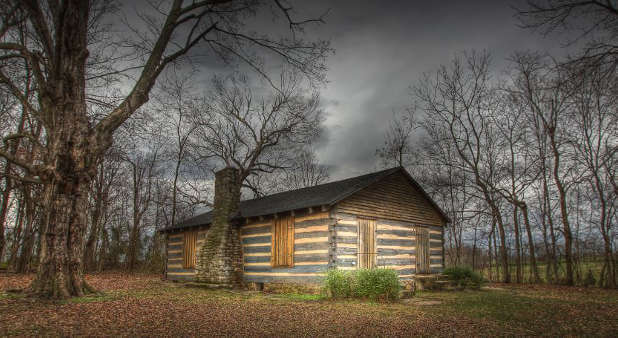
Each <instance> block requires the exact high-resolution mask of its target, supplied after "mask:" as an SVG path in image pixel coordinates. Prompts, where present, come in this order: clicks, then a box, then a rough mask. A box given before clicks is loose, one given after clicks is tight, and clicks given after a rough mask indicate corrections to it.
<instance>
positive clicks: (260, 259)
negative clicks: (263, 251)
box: [244, 256, 270, 263]
mask: <svg viewBox="0 0 618 338" xmlns="http://www.w3.org/2000/svg"><path fill="white" fill-rule="evenodd" d="M244 261H245V263H270V256H245V258H244Z"/></svg>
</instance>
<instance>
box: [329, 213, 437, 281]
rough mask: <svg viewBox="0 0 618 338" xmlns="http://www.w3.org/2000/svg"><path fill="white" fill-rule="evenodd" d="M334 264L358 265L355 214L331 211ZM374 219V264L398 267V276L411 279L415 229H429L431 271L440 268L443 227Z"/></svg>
mask: <svg viewBox="0 0 618 338" xmlns="http://www.w3.org/2000/svg"><path fill="white" fill-rule="evenodd" d="M332 217H333V219H334V220H335V222H336V223H335V226H334V229H335V230H334V234H335V236H334V248H335V249H334V253H335V255H334V257H333V260H334V264H333V266H336V267H337V268H339V269H341V270H354V269H357V267H358V266H359V260H358V248H359V242H358V241H359V236H358V229H359V227H358V224H359V220H358V217H357V216H356V215H353V214H348V213H341V212H338V211H334V212H333V213H332ZM375 222H376V236H375V241H376V243H375V244H376V250H377V254H376V266H377V267H381V268H390V269H394V270H397V272H398V273H399V277H400V278H401V279H404V280H405V279H411V278H413V277H414V275H415V274H416V245H417V244H416V229H417V227H420V228H423V229H426V230H427V231H428V232H429V245H430V254H431V257H430V262H431V265H430V267H431V273H440V272H441V271H442V270H443V260H442V248H443V245H442V241H443V240H442V234H443V227H439V226H431V225H426V224H418V223H410V222H402V221H397V220H386V219H381V218H378V219H375Z"/></svg>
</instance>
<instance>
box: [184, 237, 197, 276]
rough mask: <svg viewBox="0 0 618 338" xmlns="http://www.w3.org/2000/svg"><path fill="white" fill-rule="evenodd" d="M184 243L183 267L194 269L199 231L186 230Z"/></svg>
mask: <svg viewBox="0 0 618 338" xmlns="http://www.w3.org/2000/svg"><path fill="white" fill-rule="evenodd" d="M182 244H183V245H182V249H183V250H182V267H183V268H185V269H194V268H195V250H196V249H195V247H196V246H197V231H196V230H194V231H187V232H185V238H184V241H183V243H182Z"/></svg>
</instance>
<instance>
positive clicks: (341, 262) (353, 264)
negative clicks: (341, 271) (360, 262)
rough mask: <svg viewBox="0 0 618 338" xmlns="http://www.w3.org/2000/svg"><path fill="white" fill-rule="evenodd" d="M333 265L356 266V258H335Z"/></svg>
mask: <svg viewBox="0 0 618 338" xmlns="http://www.w3.org/2000/svg"><path fill="white" fill-rule="evenodd" d="M335 266H336V267H355V266H356V260H354V261H351V260H343V261H341V260H336V261H335Z"/></svg>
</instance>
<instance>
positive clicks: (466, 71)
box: [415, 53, 510, 283]
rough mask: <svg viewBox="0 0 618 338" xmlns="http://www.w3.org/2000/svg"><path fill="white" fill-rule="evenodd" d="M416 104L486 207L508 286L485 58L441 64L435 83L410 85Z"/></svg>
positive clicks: (492, 99) (492, 102) (472, 56)
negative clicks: (440, 130)
mask: <svg viewBox="0 0 618 338" xmlns="http://www.w3.org/2000/svg"><path fill="white" fill-rule="evenodd" d="M415 93H416V96H417V98H418V100H419V101H420V102H421V104H422V105H423V108H424V109H425V111H426V112H427V114H428V115H429V116H430V117H431V118H433V119H435V120H437V121H438V122H436V123H441V124H442V125H443V126H444V128H445V130H446V132H447V134H446V135H447V136H448V140H449V142H451V143H452V145H453V148H454V149H455V154H456V156H457V157H458V158H459V160H460V161H461V162H455V163H460V164H461V167H460V168H458V169H459V170H463V171H466V172H468V173H469V174H470V175H471V176H472V177H473V183H474V185H475V187H476V188H477V189H478V191H479V193H480V194H481V196H482V197H483V198H484V200H485V202H486V203H487V205H488V206H489V209H490V211H491V215H492V217H493V218H494V219H495V220H496V222H497V225H498V230H499V234H500V244H501V245H500V255H501V263H502V269H503V272H504V275H503V277H504V282H506V283H508V282H510V273H509V264H508V251H507V246H506V232H505V226H504V222H503V218H502V215H501V210H500V205H499V202H498V199H499V196H498V194H497V193H496V192H495V191H494V189H493V185H492V183H491V182H492V181H494V180H496V175H497V174H498V173H497V170H498V165H497V163H496V160H497V159H496V158H497V154H496V151H497V146H498V139H497V137H496V135H495V134H496V132H495V130H493V129H494V128H495V127H494V126H492V125H491V123H490V121H489V118H488V112H489V113H491V112H492V110H495V109H496V101H495V97H496V96H495V89H493V88H492V86H491V85H490V82H489V55H488V54H486V53H482V54H477V53H471V54H467V55H466V57H465V59H464V60H463V62H462V60H461V59H459V58H456V59H455V60H454V61H453V62H452V64H451V66H450V67H446V66H442V67H441V68H440V70H439V71H438V72H437V74H436V77H435V80H434V79H432V78H430V77H428V76H426V77H425V79H424V80H423V82H421V84H419V85H417V86H416V87H415Z"/></svg>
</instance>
